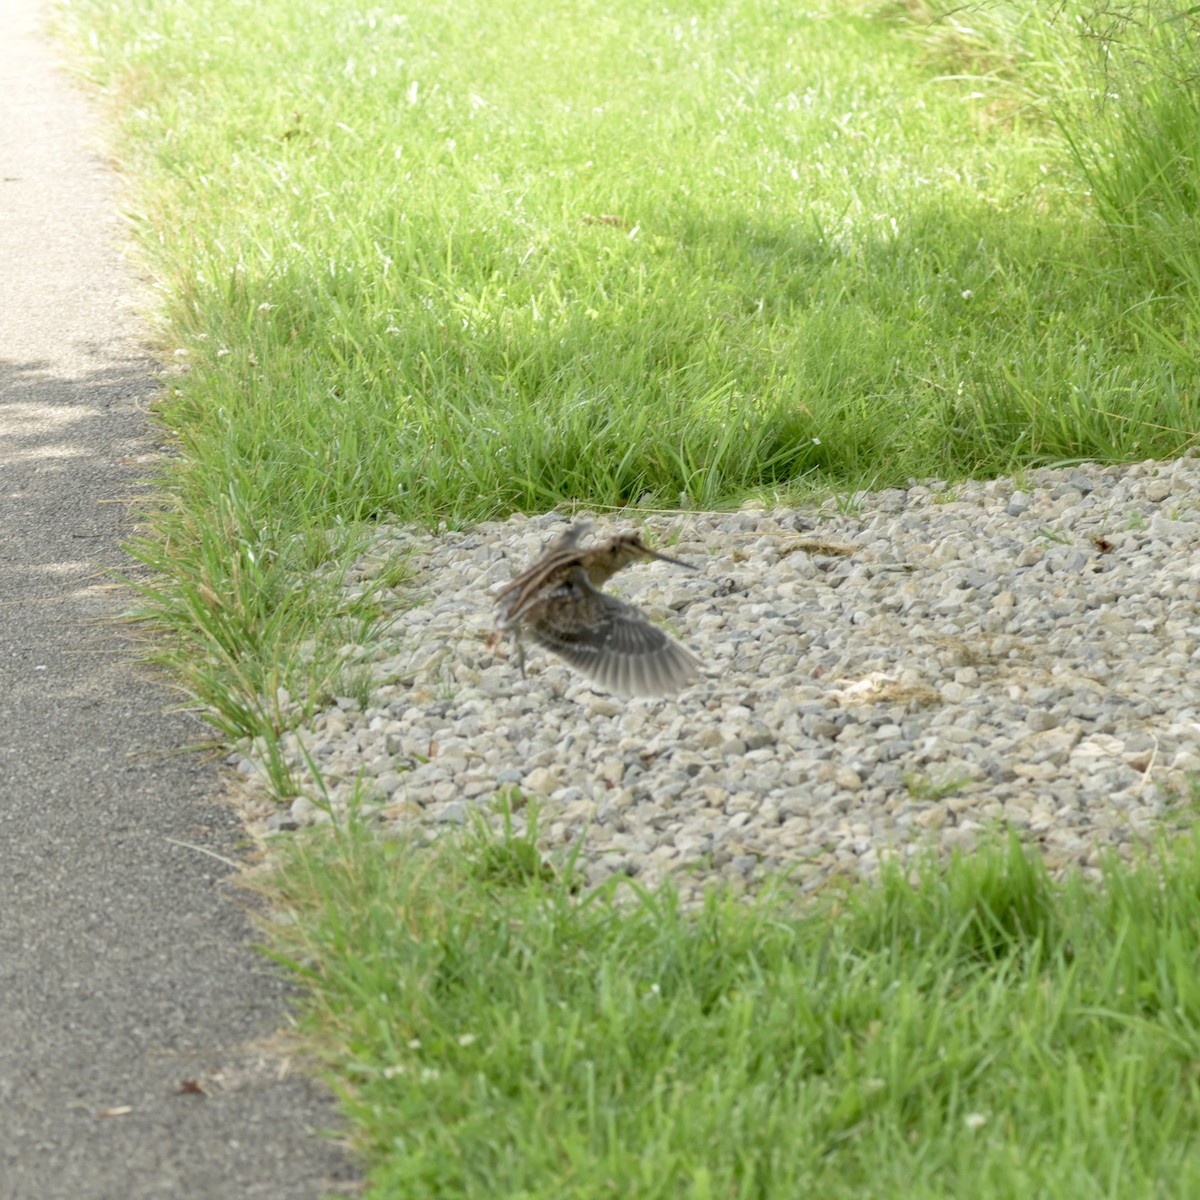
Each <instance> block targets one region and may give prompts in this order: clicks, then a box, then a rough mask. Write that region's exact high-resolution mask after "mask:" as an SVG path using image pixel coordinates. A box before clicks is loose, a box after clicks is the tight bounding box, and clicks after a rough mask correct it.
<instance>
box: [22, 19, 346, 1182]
mask: <svg viewBox="0 0 1200 1200" xmlns="http://www.w3.org/2000/svg"><path fill="white" fill-rule="evenodd" d="M43 17H44V9H43V7H42V5H41V4H40V3H38V0H0V1200H68V1198H69V1200H92V1198H96V1200H100V1198H103V1200H110V1198H111V1200H140V1198H142V1197H146V1198H149V1197H154V1198H156V1200H165V1198H167V1197H184V1196H186V1197H189V1198H194V1197H201V1198H208V1197H213V1198H217V1197H219V1198H221V1200H235V1198H243V1197H247V1198H250V1197H270V1198H271V1200H290V1198H292V1197H297V1198H298V1197H313V1198H316V1197H320V1196H323V1195H326V1194H327V1193H328V1191H329V1190H332V1189H337V1188H338V1181H339V1180H341V1181H346V1180H348V1179H349V1178H350V1174H349V1167H348V1164H347V1161H346V1159H345V1158H344V1156H343V1155H342V1153H341V1151H340V1150H339V1148H338V1146H337V1143H336V1141H335V1140H334V1139H332V1138H330V1137H329V1136H327V1131H328V1130H330V1129H332V1128H334V1127H335V1126H336V1114H335V1112H334V1109H333V1106H332V1103H331V1101H330V1099H329V1096H328V1095H327V1094H326V1092H325V1091H324V1090H323V1089H322V1088H321V1087H320V1086H318V1085H317V1084H316V1083H315V1082H313V1081H312V1080H311V1078H309V1077H308V1076H307V1075H306V1074H305V1073H304V1072H303V1071H302V1070H300V1069H298V1067H297V1066H296V1064H295V1063H294V1062H291V1061H290V1060H289V1059H288V1058H287V1057H286V1056H285V1055H284V1053H283V1052H281V1050H280V1045H281V1044H286V1043H285V1041H284V1039H280V1038H279V1037H277V1036H274V1035H275V1031H277V1030H278V1029H280V1028H281V1027H282V1026H284V1025H285V1023H286V1020H287V1015H288V1004H289V991H288V988H289V985H288V983H287V981H286V980H285V979H284V978H282V977H281V975H280V974H279V973H278V972H276V971H275V970H274V969H273V968H272V966H271V964H270V963H269V962H268V961H267V960H266V959H265V958H263V957H262V956H261V955H260V954H258V953H257V952H256V951H255V950H254V949H253V948H252V946H251V942H252V941H253V939H254V936H255V934H254V929H253V926H252V922H251V921H250V919H249V917H248V915H247V912H246V911H245V910H246V906H247V900H246V898H245V893H244V891H239V890H238V889H237V888H235V887H233V886H231V884H230V881H229V875H230V868H229V867H228V866H226V865H225V864H224V863H223V862H222V861H221V860H222V859H232V858H236V857H237V856H238V854H239V853H240V850H239V847H240V846H241V844H242V842H243V840H244V839H243V835H242V832H241V830H240V828H239V826H238V823H237V820H236V818H235V817H234V815H233V814H232V812H231V811H230V810H229V809H228V808H227V807H226V806H223V805H222V804H220V803H219V802H218V801H217V800H216V799H215V797H217V796H218V794H219V791H220V780H219V778H218V774H217V770H216V768H215V767H214V766H213V765H212V764H211V763H210V762H206V761H205V760H204V759H203V757H202V756H199V755H197V754H194V753H187V752H184V750H185V748H186V747H188V746H189V745H194V744H196V743H197V742H199V741H200V740H201V739H202V738H203V737H204V728H203V727H202V726H201V725H200V724H199V723H198V722H197V721H196V720H195V719H194V718H192V717H189V716H187V715H185V714H183V713H180V712H178V711H175V708H176V703H177V701H176V697H175V696H174V695H173V694H172V693H171V692H170V691H169V689H168V688H167V687H166V685H165V684H164V683H163V681H161V680H158V679H155V678H154V677H153V676H152V675H151V674H150V673H149V672H148V671H147V670H146V669H144V668H142V667H139V666H138V665H137V663H136V662H135V661H134V657H133V655H132V653H131V648H130V645H129V642H128V640H127V637H126V635H125V634H124V632H123V630H122V628H121V626H120V625H119V623H118V622H117V621H116V620H115V618H116V617H117V616H118V615H119V613H120V612H121V611H122V610H123V609H124V608H126V607H128V605H129V599H130V598H129V596H128V594H127V593H125V592H123V591H122V589H121V588H119V587H118V586H115V585H114V583H113V581H112V576H111V572H112V570H113V569H116V570H117V571H129V570H130V569H131V566H132V564H131V561H130V560H129V559H128V558H126V557H125V556H124V554H123V552H122V550H121V543H122V541H123V540H124V539H126V538H128V537H129V535H130V532H131V529H130V524H129V516H128V514H127V512H126V509H125V507H124V505H123V504H122V502H121V501H122V499H123V498H125V497H128V496H129V495H130V494H132V493H133V492H134V490H135V489H136V487H137V485H138V480H139V479H141V478H142V477H143V476H144V475H145V473H146V465H145V464H146V462H147V461H148V456H152V455H153V454H154V452H155V450H156V447H155V446H154V444H153V441H152V433H151V432H150V431H149V430H148V428H147V422H146V416H145V413H146V406H147V403H148V401H149V400H150V399H151V397H152V396H153V394H154V390H155V386H156V384H155V382H154V379H153V376H152V372H153V370H154V365H153V363H152V362H151V361H149V359H148V357H147V355H146V353H145V351H144V349H143V348H142V345H141V342H140V339H141V337H142V332H143V327H142V324H141V321H140V318H139V311H140V306H143V305H144V304H145V301H146V292H145V290H144V285H143V284H142V283H141V282H140V281H139V280H138V278H137V277H136V275H135V273H134V272H133V270H132V269H131V268H130V266H129V265H128V263H127V262H126V261H124V259H123V258H122V255H121V245H122V239H123V227H122V224H121V221H120V218H119V216H118V203H119V190H118V189H119V183H118V181H117V180H116V178H115V176H114V174H113V172H112V171H111V170H110V169H109V168H108V166H107V165H106V163H105V160H104V159H103V158H102V156H101V155H100V153H99V150H98V147H99V146H100V144H101V143H100V138H99V134H98V127H97V123H96V118H95V115H94V113H93V112H92V111H91V110H90V108H89V106H88V104H87V102H86V101H85V99H84V97H83V96H82V95H81V94H80V93H79V92H78V91H77V90H76V89H75V88H74V87H73V86H72V84H71V81H70V80H69V78H68V77H67V75H66V74H65V73H64V72H63V71H62V70H61V68H60V67H59V65H58V62H57V59H56V53H55V48H54V46H53V45H52V43H51V42H50V41H48V40H47V39H46V38H45V37H44V36H43V35H42V33H41V22H42V20H43ZM339 1190H340V1189H339Z"/></svg>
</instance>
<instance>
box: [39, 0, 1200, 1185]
mask: <svg viewBox="0 0 1200 1200" xmlns="http://www.w3.org/2000/svg"><path fill="white" fill-rule="evenodd" d="M61 21H62V26H63V29H64V30H65V31H66V33H67V35H68V36H69V37H70V39H71V40H72V43H73V45H74V46H75V47H76V50H77V55H78V61H79V63H80V66H81V69H82V70H83V71H85V72H86V73H87V74H88V75H89V76H90V78H91V79H92V81H93V82H94V84H95V85H96V86H97V87H98V88H99V89H101V90H102V91H103V92H104V93H105V95H106V96H107V98H108V99H109V101H110V103H111V106H112V111H113V113H114V117H115V119H116V121H117V122H118V133H117V135H116V139H115V143H114V145H115V153H116V156H117V158H118V160H119V161H120V163H121V165H122V166H123V167H124V169H125V170H126V171H127V173H128V175H129V177H130V181H131V183H130V197H131V200H130V209H131V211H130V217H131V220H132V222H133V226H134V229H135V232H136V235H137V238H138V244H139V246H140V248H141V252H142V254H143V256H144V259H145V263H146V266H147V269H148V271H149V272H150V273H151V274H152V276H153V277H154V279H155V281H156V283H157V285H158V287H159V289H160V295H161V297H162V308H161V311H160V312H159V313H158V314H157V320H158V337H159V340H160V343H161V348H162V351H163V354H164V357H165V358H167V359H168V360H169V361H171V362H174V363H177V364H178V365H180V366H181V367H184V368H186V370H184V371H182V372H181V373H179V374H175V375H172V377H171V378H170V381H169V384H170V386H169V391H168V393H167V394H166V395H165V396H164V398H163V400H162V402H161V404H160V407H159V414H158V415H159V418H160V421H161V424H162V428H163V430H164V431H166V432H167V434H168V436H170V437H171V438H172V440H173V441H174V444H175V451H176V453H175V454H174V455H173V456H172V457H171V458H170V460H169V461H167V462H166V463H164V465H163V466H162V469H161V472H160V474H159V477H158V484H159V492H158V502H157V503H156V504H155V505H153V506H151V507H150V508H149V509H148V511H147V512H146V513H145V514H144V516H145V524H144V530H143V534H142V536H141V538H140V539H139V541H138V543H137V544H136V546H135V547H134V549H135V552H136V553H137V554H138V555H140V557H142V558H143V559H144V560H145V561H146V562H147V563H148V564H150V566H151V567H152V568H153V569H154V573H155V576H154V579H153V580H152V581H151V582H150V583H149V584H146V585H145V586H144V588H143V599H144V604H145V610H146V613H147V615H148V616H149V617H151V618H152V619H153V620H154V621H155V622H156V623H157V626H158V627H159V628H160V629H161V630H164V631H166V633H167V635H168V636H167V637H166V638H165V639H162V640H160V641H159V642H158V643H157V653H158V654H159V656H160V657H162V658H163V659H164V660H165V661H167V662H168V664H169V665H170V666H171V667H172V668H173V669H174V670H175V671H176V673H177V677H178V678H179V680H180V683H181V686H183V687H184V688H186V689H187V690H188V691H189V692H190V693H191V695H192V696H193V697H194V699H195V702H196V704H197V706H198V708H199V710H200V711H201V712H202V714H203V715H204V716H205V717H206V718H207V719H208V720H210V721H211V722H212V723H213V725H214V726H215V727H216V729H217V731H218V733H219V735H220V736H221V737H222V738H224V739H227V740H228V739H233V738H237V737H240V736H244V735H249V736H252V737H254V738H255V739H256V742H255V745H256V747H257V750H258V752H259V753H260V754H261V756H262V757H263V759H264V761H265V762H266V764H267V766H268V770H269V775H270V779H271V782H272V785H273V787H274V789H275V791H276V792H277V793H278V794H279V795H280V796H286V795H288V794H289V793H290V792H291V791H292V790H293V789H294V787H295V784H294V781H293V780H292V779H291V778H290V777H289V775H288V772H287V769H286V767H285V766H284V764H283V761H282V758H281V756H280V755H279V754H278V752H277V742H276V738H277V735H278V733H279V731H280V730H281V729H282V728H284V727H286V726H287V725H288V724H290V723H293V722H296V721H298V720H303V719H304V715H305V713H306V712H308V711H311V709H312V707H313V706H314V705H317V704H321V703H324V702H325V701H326V700H327V699H328V698H329V697H330V696H332V695H344V694H347V693H358V692H360V691H361V689H362V688H363V687H364V686H365V683H364V678H365V677H364V675H363V673H362V668H361V666H360V664H359V662H358V653H359V649H358V648H360V647H362V646H364V645H368V646H369V642H370V637H371V623H372V620H373V618H374V616H375V615H376V613H377V611H378V602H379V599H380V594H381V593H383V592H386V591H387V590H389V589H392V588H395V587H396V586H397V585H399V584H402V583H403V579H404V572H405V569H406V568H405V564H403V563H386V564H382V565H381V568H380V570H379V571H378V572H377V573H376V574H375V575H374V576H373V577H372V578H371V579H370V580H358V581H356V582H355V592H354V594H353V595H352V594H351V593H349V592H347V591H346V590H344V589H343V588H342V586H341V585H342V583H343V582H344V581H345V580H346V578H347V576H346V572H347V568H348V564H350V563H351V562H352V560H353V558H354V556H355V555H356V553H357V552H358V550H359V549H360V548H361V547H362V546H363V545H364V543H365V540H366V539H367V538H368V537H369V534H370V531H371V529H372V528H373V527H374V525H375V523H376V522H381V521H393V520H400V521H407V522H414V523H418V524H422V525H426V526H430V527H435V526H436V525H437V524H438V523H439V522H442V521H444V522H447V523H450V524H460V523H466V522H469V521H472V520H475V519H478V518H484V517H489V516H496V515H503V514H505V513H508V512H510V511H513V510H518V509H525V510H539V509H544V508H547V507H551V506H554V505H560V504H561V505H563V506H571V505H575V504H586V505H589V506H593V507H598V508H605V507H613V508H621V507H625V506H630V505H635V506H636V505H642V506H651V505H652V506H666V507H670V506H675V505H683V506H689V507H705V508H716V507H722V506H734V505H737V504H739V503H741V502H742V501H744V500H746V499H747V498H749V497H753V498H765V499H767V500H780V501H787V500H792V499H795V498H797V497H802V496H805V495H807V494H809V493H810V492H817V493H822V492H828V491H830V490H832V491H840V492H845V493H846V494H850V493H853V492H855V491H857V490H859V489H863V488H867V487H871V486H886V485H890V484H900V485H903V484H904V483H905V482H906V481H907V480H908V479H909V478H910V477H916V478H924V477H929V476H939V477H942V478H945V479H949V480H954V479H961V478H964V477H967V476H979V475H981V474H987V473H999V472H1006V471H1014V472H1019V471H1021V470H1023V469H1024V468H1026V467H1029V466H1034V465H1038V464H1045V463H1056V462H1072V461H1078V460H1084V459H1100V460H1104V461H1120V460H1129V459H1141V458H1148V457H1167V456H1171V455H1173V454H1176V453H1179V452H1181V451H1184V450H1186V449H1189V448H1191V447H1193V446H1194V445H1195V441H1196V434H1197V430H1198V428H1200V423H1198V421H1197V416H1198V411H1197V410H1198V400H1197V397H1198V395H1200V393H1198V391H1197V385H1198V382H1200V380H1198V363H1197V356H1196V353H1195V349H1194V348H1195V346H1196V345H1197V337H1196V334H1197V332H1198V326H1200V317H1198V313H1200V308H1198V304H1197V290H1198V285H1200V258H1198V257H1197V253H1198V252H1197V246H1198V245H1200V239H1197V237H1196V233H1197V230H1196V215H1195V214H1196V211H1197V206H1196V197H1197V195H1200V172H1198V169H1197V163H1196V158H1195V147H1196V146H1197V145H1200V84H1198V82H1197V72H1196V68H1195V66H1194V52H1193V49H1192V47H1193V44H1194V40H1195V37H1196V33H1197V29H1198V26H1200V18H1198V17H1197V14H1196V13H1195V12H1194V11H1192V10H1191V8H1190V7H1189V6H1188V5H1186V4H1184V3H1182V2H1180V3H1174V2H1168V0H1162V2H1159V0H1145V2H1144V3H1130V4H1128V5H1123V6H1121V7H1120V8H1113V7H1111V6H1107V5H1099V4H1097V5H1091V6H1089V5H1087V4H1082V3H1078V2H1077V0H1069V2H1068V3H1060V2H1059V0H1045V3H1036V4H1024V5H1016V4H1008V3H997V4H986V5H981V6H978V7H977V8H974V9H969V8H968V9H957V8H956V9H953V10H952V11H948V12H943V13H941V14H940V15H939V14H938V13H937V12H934V11H932V10H931V9H930V8H929V7H928V6H924V5H922V4H920V3H918V2H915V0H910V2H908V3H904V4H901V3H893V2H887V0H874V2H866V0H864V2H861V3H855V4H850V3H846V4H838V3H836V2H835V0H816V2H815V3H813V4H811V5H808V6H801V5H781V4H778V3H776V2H774V0H723V2H718V0H691V2H690V3H688V4H685V5H684V6H682V7H680V6H674V7H663V6H646V5H636V4H633V3H631V2H630V0H606V2H605V3H603V4H601V3H597V2H593V0H576V2H575V3H572V4H570V5H558V6H554V5H551V6H547V5H546V4H545V3H534V2H533V0H490V2H489V3H487V4H483V3H480V2H479V0H442V2H440V3H438V2H430V3H426V4H421V5H412V6H408V7H407V8H406V9H402V10H394V9H370V8H362V7H354V6H350V5H348V4H344V3H335V2H333V0H294V2H293V3H290V4H287V5H284V4H270V3H268V4H246V3H237V2H234V0H206V2H205V3H204V4H202V5H201V4H195V3H185V2H183V0H71V2H70V3H67V4H65V5H64V6H63V8H62V9H61ZM1131 519H1132V518H1131ZM952 782H953V781H951V783H944V781H921V780H914V781H913V786H914V788H916V789H917V790H921V789H922V788H924V789H926V790H929V789H933V790H937V788H939V787H943V785H944V786H947V787H948V786H951V784H952ZM1198 853H1200V852H1198V851H1197V849H1196V847H1194V846H1190V845H1189V846H1185V847H1182V848H1180V849H1177V850H1175V851H1172V853H1171V854H1169V855H1168V856H1166V858H1165V859H1164V861H1163V862H1161V863H1150V864H1147V865H1146V866H1145V867H1142V868H1137V869H1131V870H1120V869H1117V868H1116V867H1114V868H1113V869H1112V870H1111V871H1110V872H1109V873H1108V874H1107V875H1106V878H1105V882H1104V886H1103V887H1098V886H1096V885H1092V884H1086V885H1085V884H1084V883H1081V882H1079V881H1077V880H1076V881H1069V882H1068V883H1066V884H1062V885H1057V884H1056V885H1051V884H1050V883H1049V882H1048V881H1047V880H1046V879H1045V877H1044V875H1043V873H1042V872H1041V869H1040V867H1039V866H1038V864H1037V862H1036V861H1035V860H1034V859H1032V858H1028V857H1026V856H1025V855H1024V854H1022V853H1021V852H1020V851H1019V850H1018V849H1017V848H1016V847H1015V846H1009V847H1007V848H1001V849H999V850H992V851H988V852H985V853H983V854H981V855H979V856H978V857H976V858H973V859H972V860H970V861H962V860H960V861H956V862H955V863H953V864H951V865H950V866H949V867H947V868H945V869H944V870H934V869H932V868H930V869H928V870H927V871H926V872H925V875H924V878H923V881H922V882H921V885H920V887H919V888H916V889H914V888H912V887H910V886H909V884H908V883H907V882H906V881H905V880H903V879H901V878H900V877H899V876H898V875H895V874H892V875H888V876H886V877H885V879H884V880H883V882H882V883H881V884H880V885H879V886H878V887H871V888H867V887H848V888H847V890H846V892H845V894H844V895H840V896H839V897H837V898H836V901H835V900H833V899H825V900H822V901H819V902H818V903H817V904H816V906H814V907H811V908H810V909H809V910H807V911H805V912H800V913H798V912H795V911H793V910H792V909H791V908H789V906H788V904H787V901H786V887H785V888H784V889H783V890H782V891H781V894H780V896H779V897H777V898H775V899H770V898H767V899H763V900H760V901H753V902H750V901H735V900H733V899H732V898H729V897H725V896H722V895H719V894H713V895H712V896H710V898H709V900H708V902H707V904H706V906H705V908H704V909H703V910H702V911H700V912H686V913H685V912H682V911H681V910H680V908H679V905H678V903H677V901H676V899H675V898H674V896H673V894H672V892H671V891H670V890H664V891H662V892H659V893H655V894H653V895H651V894H645V893H641V892H638V891H637V890H636V889H635V888H634V887H633V885H630V884H625V885H623V887H622V888H621V889H619V890H618V891H615V892H614V891H611V890H608V891H602V892H600V893H597V894H595V895H585V894H583V893H575V892H572V891H571V890H570V887H569V885H568V883H567V882H566V881H563V880H557V879H555V878H547V877H546V873H545V871H544V870H543V869H542V868H541V866H540V861H539V859H538V857H537V852H536V848H535V847H534V846H533V845H532V844H531V843H528V842H525V843H523V842H522V841H521V839H520V838H519V837H517V836H516V835H514V834H513V833H512V831H511V830H510V831H509V832H508V834H507V835H506V836H502V837H500V838H499V840H496V839H494V838H488V837H486V836H484V835H483V834H476V835H475V836H474V839H473V840H472V839H468V840H467V842H466V843H460V842H446V843H444V844H442V846H441V847H440V848H439V849H437V850H435V851H431V852H422V853H419V854H418V853H414V852H412V851H411V850H410V849H409V848H406V847H402V846H397V845H380V844H378V843H376V842H375V841H373V840H372V839H371V838H370V837H368V836H366V835H365V834H364V833H363V831H362V830H361V829H359V828H357V827H352V828H351V829H349V830H342V831H335V832H333V833H327V834H326V835H324V836H323V837H318V838H315V839H307V838H305V839H301V840H300V841H299V842H298V843H297V844H296V845H295V846H293V847H292V848H291V852H290V854H289V859H288V862H287V864H286V867H285V869H284V871H283V873H282V875H281V876H280V878H279V880H278V882H277V885H276V886H277V897H278V898H279V899H280V901H281V903H283V904H285V905H287V906H288V907H289V908H290V909H291V911H292V915H293V917H294V924H292V925H291V926H290V927H285V928H284V929H283V930H279V931H277V933H276V936H277V938H278V941H277V945H278V947H279V951H278V952H279V953H280V954H281V955H283V956H284V957H285V958H287V959H288V960H289V961H291V962H292V963H293V965H295V967H296V969H297V970H298V971H299V972H300V974H301V976H302V977H304V978H305V979H307V981H308V983H309V984H310V986H311V1001H310V1004H309V1007H308V1012H309V1019H310V1030H311V1033H312V1036H313V1037H314V1038H315V1039H316V1040H317V1041H318V1043H319V1044H320V1046H321V1048H322V1051H323V1053H324V1054H325V1055H326V1056H327V1058H328V1060H329V1062H330V1064H331V1071H332V1072H333V1074H334V1077H335V1078H336V1079H338V1080H340V1084H341V1087H342V1089H343V1090H344V1092H345V1095H346V1100H347V1109H348V1112H349V1113H350V1115H351V1117H352V1119H353V1121H354V1123H355V1126H356V1129H357V1138H358V1140H359V1143H360V1144H361V1146H362V1147H363V1148H364V1151H365V1153H366V1155H367V1157H368V1161H369V1164H370V1167H371V1171H372V1185H373V1186H372V1189H371V1191H370V1193H369V1194H370V1195H371V1196H373V1197H376V1200H384V1198H385V1197H386V1198H388V1200H391V1198H392V1197H408V1196H414V1197H422V1200H423V1198H424V1197H431V1196H445V1197H469V1196H480V1197H484V1196H486V1197H506V1196H512V1197H517V1196H520V1197H527V1198H528V1197H542V1196H544V1197H555V1198H556V1200H557V1198H558V1197H592V1196H596V1197H600V1196H610V1195H613V1196H622V1195H628V1196H636V1197H643V1196H644V1197H649V1196H661V1197H664V1198H665V1197H671V1198H672V1200H673V1198H674V1197H679V1196H682V1197H694V1198H696V1200H700V1198H702V1197H710V1196H711V1197H721V1198H722V1200H725V1198H727V1197H731V1196H736V1197H779V1198H781V1200H792V1198H793V1197H795V1196H800V1195H813V1196H820V1197H826V1196H828V1197H837V1196H847V1197H850V1196H854V1197H856V1198H857V1197H872V1196H878V1197H889V1198H890V1197H895V1196H904V1197H924V1196H930V1197H932V1196H947V1197H949V1196H955V1197H958V1196H971V1197H992V1196H996V1197H1008V1196H1022V1197H1026V1196H1038V1197H1041V1196H1050V1197H1053V1196H1062V1197H1064V1198H1069V1200H1075V1198H1076V1197H1080V1196H1092V1195H1095V1196H1106V1197H1107V1196H1112V1197H1126V1196H1128V1197H1131V1198H1133V1197H1136V1198H1138V1200H1141V1198H1142V1197H1146V1196H1163V1197H1168V1196H1179V1195H1188V1194H1191V1193H1192V1192H1194V1191H1196V1190H1197V1184H1198V1183H1200V1180H1198V1179H1197V1176H1198V1175H1200V1165H1198V1164H1200V1158H1197V1156H1196V1154H1195V1152H1194V1147H1195V1145H1196V1135H1197V1129H1196V1123H1197V1112H1200V1109H1198V1107H1197V1104H1196V1100H1197V1096H1196V1088H1197V1084H1196V1079H1197V1076H1196V1070H1195V1063H1196V1062H1197V1061H1198V1058H1197V1030H1198V1029H1200V1025H1198V1021H1197V1018H1198V1016H1200V990H1198V986H1197V980H1198V979H1200V973H1198V971H1197V965H1198V964H1197V961H1196V950H1195V947H1196V945H1197V937H1198V933H1200V899H1198V897H1200V888H1198V886H1197V883H1196V880H1197V879H1198V878H1200V871H1198V869H1197V868H1198V867H1200V860H1198Z"/></svg>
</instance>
